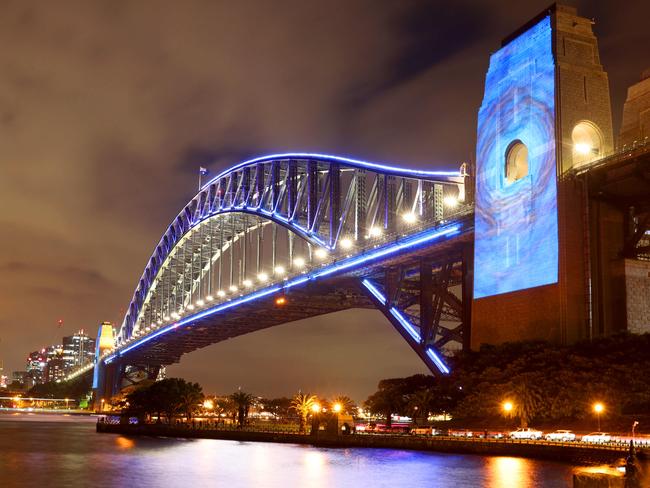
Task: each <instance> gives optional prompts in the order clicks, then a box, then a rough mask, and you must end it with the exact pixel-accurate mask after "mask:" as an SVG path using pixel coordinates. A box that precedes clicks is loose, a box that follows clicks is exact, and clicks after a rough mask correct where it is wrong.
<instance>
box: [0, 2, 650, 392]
mask: <svg viewBox="0 0 650 488" xmlns="http://www.w3.org/2000/svg"><path fill="white" fill-rule="evenodd" d="M578 5H579V7H580V11H581V13H582V14H583V15H585V16H588V17H595V18H596V25H595V30H596V32H597V34H598V35H599V40H600V46H601V57H602V62H603V64H604V66H605V68H606V69H607V70H608V72H609V76H610V81H611V88H612V101H613V104H614V106H613V110H614V117H615V121H616V123H618V121H619V120H620V115H619V114H620V112H621V109H622V103H623V100H624V97H625V90H626V88H627V86H628V85H629V84H630V83H632V82H634V81H636V79H638V75H639V73H640V71H641V70H642V69H644V68H646V67H648V66H650V59H648V56H649V51H648V49H647V46H648V43H649V40H650V39H649V38H648V36H649V34H648V30H647V29H646V28H645V24H644V23H645V19H647V17H648V6H647V5H646V3H644V2H641V1H640V0H637V1H630V2H626V3H625V8H622V7H621V6H620V5H619V4H616V3H614V2H605V1H596V2H592V1H586V0H584V1H582V0H581V1H580V2H578ZM547 6H548V1H547V0H532V1H530V2H514V1H496V0H490V1H478V0H474V1H471V0H464V1H461V2H441V1H426V0H419V1H418V0H408V1H403V2H377V1H376V0H336V1H330V2H317V1H304V0H281V1H276V2H263V1H254V0H242V1H239V2H215V1H208V0H188V1H186V2H177V1H173V0H159V1H154V0H144V1H138V2H135V1H123V2H115V1H110V0H97V1H93V2H88V1H84V0H63V1H59V2H40V1H37V0H5V1H4V2H3V3H2V7H3V8H2V16H0V129H1V130H0V209H1V210H2V212H1V213H0V310H2V311H3V317H2V322H0V337H1V338H2V342H0V359H4V362H5V365H6V367H7V368H8V369H19V368H21V367H22V361H23V357H24V354H25V353H26V352H28V351H29V350H33V349H36V348H37V347H42V346H43V345H44V344H46V343H47V342H54V341H57V340H60V337H59V336H61V335H62V334H64V333H70V332H72V331H73V330H74V329H76V328H80V327H85V328H86V329H93V330H94V329H95V327H96V325H97V324H98V323H99V322H100V321H102V320H113V321H120V320H121V312H120V310H123V309H124V308H125V307H126V306H127V304H128V303H129V300H130V298H131V295H132V293H133V288H134V286H135V284H136V282H137V280H138V278H139V277H140V274H141V272H142V269H143V267H144V266H145V264H146V261H147V259H148V257H149V255H150V253H151V252H152V250H153V248H154V246H155V245H156V243H157V242H158V240H159V238H160V235H161V234H162V232H163V231H164V230H165V228H166V227H167V225H168V224H169V222H170V221H171V220H172V219H173V218H174V216H175V215H176V214H177V212H178V211H179V210H180V208H181V207H182V206H183V204H184V203H185V202H186V201H187V200H188V199H189V198H190V197H191V196H192V195H193V194H194V192H195V191H196V185H197V173H196V170H197V169H198V166H199V165H204V166H205V165H207V166H208V167H209V169H210V170H211V172H212V174H215V173H217V172H219V171H221V170H223V169H225V168H227V167H228V166H229V165H231V164H233V163H235V162H237V161H238V160H243V159H247V158H249V157H253V156H257V155H260V154H264V153H270V152H279V151H287V150H295V151H319V152H330V153H339V154H347V155H353V156H356V157H358V158H361V159H368V160H379V161H385V162H394V163H396V164H405V165H408V166H412V167H440V168H443V167H444V168H454V167H456V166H457V165H458V163H459V162H460V161H462V160H466V159H468V158H470V157H472V153H473V152H474V149H473V148H474V139H475V131H476V112H477V109H478V106H479V104H480V101H481V96H482V85H483V81H484V77H485V71H486V69H487V63H488V58H489V54H490V53H491V52H493V51H494V50H496V49H497V48H498V47H499V42H500V40H501V39H502V38H503V37H505V36H506V35H507V34H509V33H510V32H512V31H514V30H515V29H517V28H518V27H519V26H520V25H522V24H523V23H525V22H526V21H527V20H528V19H529V18H531V17H532V16H534V15H535V14H537V13H538V12H540V11H542V10H543V9H544V8H546V7H547ZM59 317H63V318H65V326H64V330H59V329H58V328H57V327H56V321H57V319H58V318H59ZM57 337H59V338H58V339H57ZM346 344H353V345H354V347H353V348H351V347H349V346H346ZM269 345H272V347H269ZM378 357H380V358H381V361H377V358H378ZM241 358H246V361H244V362H242V359H241ZM296 365H301V366H300V367H296ZM422 370H423V369H422V365H421V363H420V361H419V359H418V358H417V357H415V355H414V354H412V353H411V352H410V351H409V350H408V347H406V346H405V344H404V343H403V341H402V340H401V339H400V338H399V337H398V336H397V334H396V333H394V331H392V330H391V328H390V326H389V325H388V323H387V322H386V321H385V320H384V319H383V318H382V317H381V316H380V315H378V314H377V313H376V312H372V311H349V312H345V313H341V314H340V315H338V316H336V317H319V318H317V319H314V320H311V321H306V322H301V323H297V324H289V325H287V326H283V327H278V328H276V329H271V330H268V331H263V332H259V333H257V334H252V335H250V336H246V337H241V338H238V339H236V340H232V341H228V342H225V343H223V344H218V345H216V346H212V347H210V348H207V349H205V350H202V351H198V352H196V353H194V354H191V355H188V356H186V357H184V358H183V361H182V362H181V364H180V365H177V366H174V367H173V368H172V371H173V372H175V373H177V374H187V375H189V376H191V377H192V378H193V379H196V380H199V381H201V382H202V383H203V384H205V386H206V388H207V389H208V390H217V389H219V390H223V389H229V388H234V387H235V386H236V385H237V384H246V385H247V387H248V388H249V389H251V390H254V391H259V392H264V393H265V394H273V392H274V391H280V390H282V392H284V393H288V391H287V390H284V389H283V388H284V385H287V384H294V385H295V386H296V387H302V388H303V389H309V390H313V391H317V390H323V391H324V390H327V391H329V390H332V391H334V390H337V389H338V390H344V391H343V392H349V393H350V394H352V395H353V396H357V397H361V396H363V395H365V394H366V393H368V392H369V391H370V390H372V388H373V386H374V383H376V381H377V380H378V379H379V378H381V377H386V376H391V375H396V374H408V373H409V372H417V371H422Z"/></svg>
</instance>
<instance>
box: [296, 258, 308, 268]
mask: <svg viewBox="0 0 650 488" xmlns="http://www.w3.org/2000/svg"><path fill="white" fill-rule="evenodd" d="M293 265H294V266H295V267H296V268H303V267H304V266H305V260H304V259H303V258H300V257H298V258H294V259H293Z"/></svg>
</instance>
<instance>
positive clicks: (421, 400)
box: [408, 388, 436, 424]
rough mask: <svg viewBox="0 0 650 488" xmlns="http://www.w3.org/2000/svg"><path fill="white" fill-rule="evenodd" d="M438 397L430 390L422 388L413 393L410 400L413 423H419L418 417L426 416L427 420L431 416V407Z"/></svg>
mask: <svg viewBox="0 0 650 488" xmlns="http://www.w3.org/2000/svg"><path fill="white" fill-rule="evenodd" d="M435 399H436V396H435V394H434V393H433V391H432V390H431V389H429V388H422V389H420V390H418V391H416V392H415V393H413V394H412V395H411V396H410V398H409V404H408V406H409V410H410V411H411V416H412V417H413V423H414V424H417V423H418V415H422V416H424V418H425V420H426V418H427V417H428V416H429V410H431V405H432V404H433V402H434V401H435Z"/></svg>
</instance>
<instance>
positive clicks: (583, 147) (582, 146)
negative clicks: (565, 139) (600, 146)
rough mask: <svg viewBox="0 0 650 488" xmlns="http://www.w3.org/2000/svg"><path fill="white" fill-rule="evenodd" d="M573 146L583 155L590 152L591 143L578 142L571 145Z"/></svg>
mask: <svg viewBox="0 0 650 488" xmlns="http://www.w3.org/2000/svg"><path fill="white" fill-rule="evenodd" d="M573 148H574V149H575V150H576V152H577V153H578V154H582V155H583V156H586V155H587V154H590V153H591V152H592V148H591V145H590V144H587V143H586V142H578V143H576V144H575V145H574V146H573Z"/></svg>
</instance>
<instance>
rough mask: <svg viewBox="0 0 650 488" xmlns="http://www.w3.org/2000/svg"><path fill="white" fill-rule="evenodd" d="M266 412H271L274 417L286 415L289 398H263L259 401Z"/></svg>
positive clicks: (289, 402)
mask: <svg viewBox="0 0 650 488" xmlns="http://www.w3.org/2000/svg"><path fill="white" fill-rule="evenodd" d="M260 403H261V404H262V406H263V408H264V409H265V410H266V411H267V412H271V413H272V414H273V415H274V416H275V417H276V418H282V417H287V416H288V415H289V410H290V409H291V398H287V397H280V398H264V399H262V400H261V401H260Z"/></svg>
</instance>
